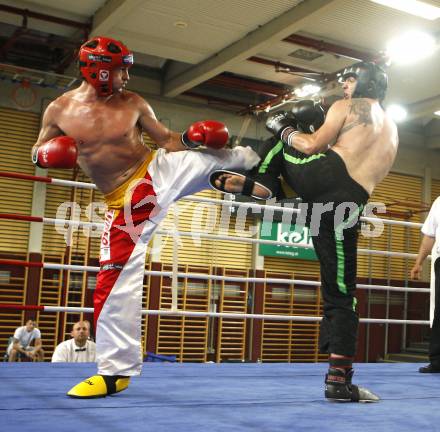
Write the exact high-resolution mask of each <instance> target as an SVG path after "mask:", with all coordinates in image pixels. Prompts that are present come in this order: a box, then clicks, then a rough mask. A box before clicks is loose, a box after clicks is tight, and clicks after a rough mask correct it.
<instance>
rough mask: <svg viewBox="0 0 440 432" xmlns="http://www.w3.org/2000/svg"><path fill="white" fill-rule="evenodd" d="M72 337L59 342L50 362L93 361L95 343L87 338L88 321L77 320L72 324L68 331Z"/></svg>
mask: <svg viewBox="0 0 440 432" xmlns="http://www.w3.org/2000/svg"><path fill="white" fill-rule="evenodd" d="M70 335H71V336H72V339H70V340H67V341H64V342H61V343H60V344H59V345H58V346H57V347H56V348H55V351H54V353H53V356H52V362H69V363H71V362H76V363H84V362H95V361H96V344H95V342H92V341H91V340H89V337H90V323H89V322H88V321H78V322H76V323H75V324H73V327H72V331H71V333H70Z"/></svg>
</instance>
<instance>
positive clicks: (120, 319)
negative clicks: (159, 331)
mask: <svg viewBox="0 0 440 432" xmlns="http://www.w3.org/2000/svg"><path fill="white" fill-rule="evenodd" d="M258 161H259V157H258V156H257V154H256V153H255V152H253V151H252V150H251V149H250V148H249V147H246V148H245V147H236V148H235V149H233V150H216V151H214V150H208V149H203V150H196V151H181V152H174V153H166V152H165V151H164V150H159V151H157V153H156V155H155V157H154V158H153V160H152V161H151V163H150V164H149V165H148V168H147V172H146V173H145V176H144V178H142V179H139V180H138V181H137V183H136V184H137V186H136V187H135V188H133V189H132V193H131V195H130V199H129V200H128V202H129V205H127V206H126V207H125V209H119V210H114V209H113V210H109V211H108V212H107V213H106V216H105V228H104V232H103V234H102V238H101V254H100V264H101V271H100V272H99V274H98V278H97V284H96V290H95V295H94V306H95V328H96V358H97V363H98V373H99V374H101V375H123V376H133V375H139V374H140V372H141V366H142V357H143V355H142V350H141V310H142V291H143V279H144V271H145V256H146V251H147V245H148V242H149V240H150V239H151V237H152V235H153V233H154V231H155V229H156V228H157V226H158V224H159V223H160V221H161V220H162V219H163V218H164V217H165V216H166V212H167V209H168V208H169V206H170V205H171V204H172V203H173V202H175V201H176V200H178V199H179V198H182V197H184V196H186V195H190V194H193V193H196V192H199V191H201V190H203V189H207V188H208V187H209V182H208V179H209V175H210V173H211V172H212V171H214V170H218V169H246V170H247V169H250V168H252V167H253V166H255V165H256V164H257V163H258Z"/></svg>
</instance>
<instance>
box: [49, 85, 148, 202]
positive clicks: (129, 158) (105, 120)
mask: <svg viewBox="0 0 440 432" xmlns="http://www.w3.org/2000/svg"><path fill="white" fill-rule="evenodd" d="M80 89H81V87H80V88H79V89H75V90H72V91H70V92H67V93H65V94H64V95H62V96H61V97H59V98H58V99H57V100H56V101H55V102H54V103H55V105H56V108H57V109H56V113H57V114H56V116H55V121H56V125H57V127H58V128H59V129H60V130H61V131H62V132H63V133H64V134H65V135H68V136H71V137H72V138H74V139H75V140H76V142H77V146H78V164H79V166H80V167H81V168H82V170H83V171H84V172H85V173H86V174H87V175H88V176H89V177H90V178H91V179H92V180H93V182H94V183H95V184H96V185H97V186H98V188H99V189H100V190H101V191H102V192H103V193H105V194H106V193H109V192H111V191H113V190H114V189H115V188H117V187H118V186H119V185H121V184H122V183H123V182H124V181H125V180H126V179H127V178H129V177H130V176H131V175H132V174H133V173H134V172H135V171H136V169H137V168H138V167H139V165H140V164H141V163H142V162H143V161H144V160H145V158H146V156H147V155H148V153H149V152H150V150H149V148H148V147H146V146H145V145H144V143H143V140H142V129H141V127H140V126H139V123H138V121H139V115H140V113H139V109H138V107H137V104H136V99H135V95H134V94H133V93H131V92H127V91H124V92H121V93H118V94H114V95H112V96H111V97H109V98H107V99H97V100H91V101H89V100H87V98H84V97H83V94H82V93H81V91H80Z"/></svg>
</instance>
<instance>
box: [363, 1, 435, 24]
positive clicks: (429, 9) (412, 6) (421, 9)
mask: <svg viewBox="0 0 440 432" xmlns="http://www.w3.org/2000/svg"><path fill="white" fill-rule="evenodd" d="M371 1H373V2H374V3H379V4H381V5H383V6H388V7H390V8H393V9H397V10H400V11H402V12H406V13H409V14H411V15H415V16H418V17H421V18H425V19H427V20H431V21H434V20H436V19H437V18H440V8H439V7H437V6H433V5H430V4H428V3H425V2H422V1H419V0H371Z"/></svg>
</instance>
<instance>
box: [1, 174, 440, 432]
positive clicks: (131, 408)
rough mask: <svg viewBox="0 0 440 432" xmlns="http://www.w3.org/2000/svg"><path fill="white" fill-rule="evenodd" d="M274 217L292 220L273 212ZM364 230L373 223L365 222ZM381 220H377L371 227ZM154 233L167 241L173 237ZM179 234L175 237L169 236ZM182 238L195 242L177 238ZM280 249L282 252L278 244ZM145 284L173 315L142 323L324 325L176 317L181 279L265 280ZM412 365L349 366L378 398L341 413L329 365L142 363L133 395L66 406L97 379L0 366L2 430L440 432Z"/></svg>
mask: <svg viewBox="0 0 440 432" xmlns="http://www.w3.org/2000/svg"><path fill="white" fill-rule="evenodd" d="M0 176H2V177H9V178H16V179H23V180H31V181H39V182H46V183H52V184H57V185H60V186H75V187H79V188H81V187H83V188H94V185H91V184H88V183H83V182H74V181H70V180H61V179H52V178H50V177H41V176H40V177H37V176H30V175H23V174H18V173H4V172H2V173H0ZM187 199H189V200H194V201H199V202H206V203H211V204H222V205H228V206H240V205H245V206H246V207H247V208H251V207H254V208H270V206H261V205H259V204H249V203H246V204H240V203H237V202H234V201H224V200H215V199H210V198H200V197H188V198H187ZM273 207H274V208H273V210H274V211H286V212H297V210H295V209H282V208H280V207H277V206H273ZM0 218H4V219H15V220H23V221H31V222H38V223H43V224H51V225H63V226H73V227H80V226H83V227H89V228H92V229H99V228H101V225H100V224H98V223H93V222H89V223H88V222H82V221H71V220H60V219H51V218H45V217H38V216H27V215H20V214H12V213H10V214H9V213H8V214H0ZM362 219H363V220H365V221H368V219H376V218H362ZM377 219H379V218H377ZM381 220H382V221H383V223H384V224H394V225H401V226H410V227H413V228H414V227H420V226H421V224H417V223H413V222H405V221H392V220H388V219H381ZM157 232H158V233H163V234H170V235H173V231H172V230H158V231H157ZM174 233H175V232H174ZM178 234H179V235H182V236H192V235H194V233H187V232H178ZM195 234H196V235H197V236H199V237H201V238H209V239H217V240H230V241H240V242H249V243H267V244H281V243H280V242H277V241H271V240H260V239H253V238H246V237H231V236H223V235H215V234H207V233H203V232H201V233H195ZM283 244H284V243H283ZM359 253H360V254H372V255H382V256H396V257H400V258H405V259H406V258H414V257H415V255H414V254H410V253H404V252H391V251H379V250H367V249H359ZM0 264H7V265H14V266H22V267H40V268H42V269H57V270H71V271H78V272H97V271H98V268H97V267H92V266H78V265H70V264H57V263H47V262H26V261H18V260H6V259H0ZM145 275H156V276H162V277H168V278H170V279H171V280H172V281H173V284H172V302H171V308H170V309H167V310H163V309H160V310H143V314H144V315H152V316H153V315H161V316H164V315H171V316H193V317H194V316H196V317H202V316H203V317H216V318H237V319H246V320H260V321H261V320H264V319H266V320H271V321H272V320H280V321H299V322H317V321H319V320H320V317H317V316H301V315H276V314H270V315H268V314H265V315H264V314H248V313H224V312H198V311H189V310H179V309H178V308H177V289H178V287H177V283H176V282H177V279H178V278H191V279H200V280H225V281H247V282H254V283H258V282H262V281H263V279H262V278H258V277H255V278H242V277H233V276H217V275H207V274H197V273H182V272H179V271H178V264H177V261H176V260H173V266H172V271H152V270H146V271H145ZM264 281H266V282H271V281H272V282H274V283H279V284H286V285H287V286H288V285H292V284H296V285H308V286H319V285H320V282H319V281H308V280H296V279H295V280H292V279H267V278H264ZM357 287H358V288H359V289H365V290H379V291H387V292H405V293H406V292H420V293H426V294H428V293H429V292H430V289H429V288H416V287H406V286H405V287H402V286H388V285H372V284H358V285H357ZM0 309H2V310H38V311H44V312H48V313H57V312H69V313H82V312H87V313H89V312H92V309H91V308H82V307H63V306H47V305H17V304H12V303H0ZM360 322H361V323H383V324H400V325H421V326H426V325H429V321H427V320H407V319H376V318H361V319H360ZM418 366H419V365H417V364H413V363H359V364H355V370H356V373H355V382H356V383H359V384H360V385H362V386H365V387H367V388H372V389H373V390H374V391H375V392H377V393H378V394H379V395H380V396H381V401H380V402H379V403H377V404H338V403H331V402H328V401H326V400H325V398H324V391H323V390H324V375H325V372H326V370H327V363H151V362H147V363H144V366H143V372H142V375H141V376H140V377H137V378H135V379H133V380H132V382H131V384H130V387H129V390H128V391H125V392H122V393H120V394H117V395H113V396H108V397H106V398H103V399H87V400H79V399H70V398H68V397H67V396H65V392H66V391H67V389H69V388H70V387H71V386H72V385H74V384H76V383H77V382H78V381H80V380H82V379H84V377H85V376H88V375H93V374H94V373H95V372H96V365H95V364H90V363H88V364H85V363H80V364H79V363H70V364H67V363H58V364H52V363H26V362H24V363H2V364H1V366H0V380H1V383H2V385H1V387H0V410H1V414H2V420H1V423H0V424H1V425H2V427H1V429H2V430H5V431H15V430H17V431H18V430H21V431H27V430H32V431H47V430H54V429H56V430H57V431H77V430H84V429H86V428H87V430H90V431H92V432H93V431H104V430H105V431H108V430H115V431H119V430H127V431H132V430H133V431H134V430H152V431H156V432H161V431H164V432H165V431H166V432H169V431H179V432H180V431H182V432H183V431H191V432H198V431H206V430H210V431H225V430H231V431H234V432H244V431H268V432H275V431H291V430H298V431H299V430H306V431H315V430H316V431H318V430H319V431H321V430H325V431H338V432H340V431H341V430H356V431H373V430H374V431H393V430H399V431H403V432H405V431H408V432H409V431H411V432H413V431H415V430H417V429H419V428H424V429H425V430H426V431H431V430H432V431H436V430H440V426H438V425H440V410H439V409H438V406H439V402H440V390H439V387H440V374H420V373H418Z"/></svg>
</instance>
